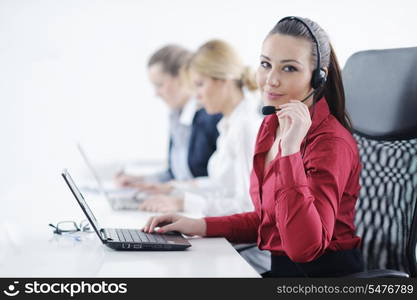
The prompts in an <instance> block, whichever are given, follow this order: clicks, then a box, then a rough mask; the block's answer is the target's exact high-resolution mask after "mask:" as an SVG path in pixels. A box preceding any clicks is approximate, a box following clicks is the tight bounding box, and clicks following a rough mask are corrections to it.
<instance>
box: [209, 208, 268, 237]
mask: <svg viewBox="0 0 417 300" xmlns="http://www.w3.org/2000/svg"><path fill="white" fill-rule="evenodd" d="M204 220H205V221H206V236H211V237H216V236H218V237H220V236H221V237H225V238H226V239H227V240H229V241H230V242H232V243H255V242H256V240H257V237H258V227H259V224H260V220H259V216H258V214H257V213H256V212H248V213H242V214H235V215H231V216H226V217H206V218H204Z"/></svg>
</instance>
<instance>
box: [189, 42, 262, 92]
mask: <svg viewBox="0 0 417 300" xmlns="http://www.w3.org/2000/svg"><path fill="white" fill-rule="evenodd" d="M188 69H189V70H190V71H195V72H197V73H200V74H203V75H206V76H209V77H211V78H215V79H225V80H227V79H230V80H236V82H237V84H238V87H239V88H243V87H244V86H245V87H246V88H247V89H248V90H250V91H254V90H256V89H257V88H258V86H257V84H256V81H255V76H254V73H253V72H252V70H251V68H250V67H248V66H244V65H243V62H242V61H241V59H240V57H239V56H238V54H237V52H236V51H235V49H233V47H232V46H231V45H229V44H228V43H227V42H225V41H222V40H210V41H208V42H206V43H205V44H203V45H202V46H201V47H200V48H198V50H197V51H196V52H195V53H194V55H193V56H192V57H191V60H190V62H189V66H188Z"/></svg>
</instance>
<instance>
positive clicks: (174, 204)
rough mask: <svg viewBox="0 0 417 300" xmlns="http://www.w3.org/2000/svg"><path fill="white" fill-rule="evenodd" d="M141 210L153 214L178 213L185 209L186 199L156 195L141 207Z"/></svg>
mask: <svg viewBox="0 0 417 300" xmlns="http://www.w3.org/2000/svg"><path fill="white" fill-rule="evenodd" d="M139 209H140V210H145V211H153V212H164V213H166V212H178V211H182V210H183V209H184V198H183V197H181V196H168V195H154V196H151V197H149V198H147V199H146V200H145V201H143V202H142V203H141V204H140V205H139Z"/></svg>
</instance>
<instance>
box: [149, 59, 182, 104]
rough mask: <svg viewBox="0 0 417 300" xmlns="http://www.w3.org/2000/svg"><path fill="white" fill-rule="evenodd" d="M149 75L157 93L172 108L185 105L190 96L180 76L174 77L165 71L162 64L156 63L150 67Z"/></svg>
mask: <svg viewBox="0 0 417 300" xmlns="http://www.w3.org/2000/svg"><path fill="white" fill-rule="evenodd" d="M148 77H149V80H150V81H151V82H152V84H153V86H154V88H155V93H156V95H157V96H158V97H160V98H161V99H162V100H164V101H165V103H166V104H167V105H168V106H169V107H170V108H171V109H180V108H182V107H183V106H184V105H185V103H186V102H187V100H188V97H187V94H186V93H185V90H184V87H183V85H182V84H181V80H180V78H179V77H178V76H176V77H174V76H172V75H170V74H168V73H166V72H164V71H163V68H162V65H161V64H160V63H156V64H154V65H152V66H150V67H149V69H148Z"/></svg>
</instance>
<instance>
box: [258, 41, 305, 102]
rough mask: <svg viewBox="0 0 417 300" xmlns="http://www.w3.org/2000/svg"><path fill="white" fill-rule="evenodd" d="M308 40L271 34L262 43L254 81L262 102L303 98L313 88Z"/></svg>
mask: <svg viewBox="0 0 417 300" xmlns="http://www.w3.org/2000/svg"><path fill="white" fill-rule="evenodd" d="M312 72H313V70H312V57H311V43H310V42H309V41H307V40H305V39H302V38H296V37H292V36H289V35H282V34H272V35H270V36H268V37H267V38H266V40H265V41H264V43H263V45H262V53H261V58H260V65H259V67H258V71H257V82H258V85H259V87H260V90H261V93H262V99H263V101H264V103H265V105H272V106H275V107H277V106H279V105H281V104H284V103H287V102H289V101H290V100H302V99H304V98H305V97H306V96H307V95H308V93H309V92H311V91H312V88H311V85H310V81H311V75H312Z"/></svg>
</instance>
